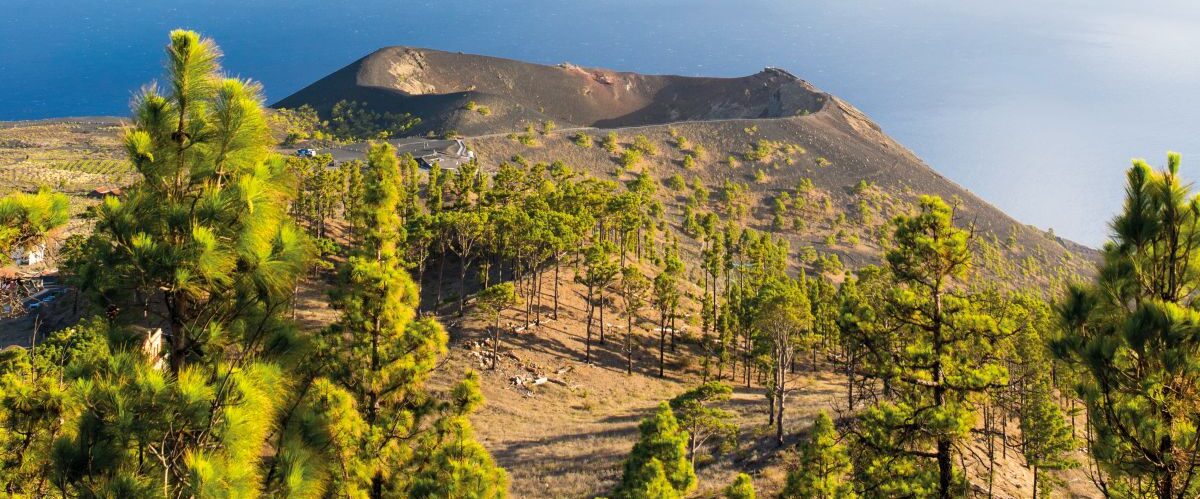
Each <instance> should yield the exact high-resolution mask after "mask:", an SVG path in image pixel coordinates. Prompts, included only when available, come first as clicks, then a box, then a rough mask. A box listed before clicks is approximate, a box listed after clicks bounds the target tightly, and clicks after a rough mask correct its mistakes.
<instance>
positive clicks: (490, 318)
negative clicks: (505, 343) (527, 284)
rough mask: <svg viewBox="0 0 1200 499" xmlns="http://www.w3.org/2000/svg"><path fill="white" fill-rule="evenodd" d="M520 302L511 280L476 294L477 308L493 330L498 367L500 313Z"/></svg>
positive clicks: (495, 360) (494, 366) (492, 366)
mask: <svg viewBox="0 0 1200 499" xmlns="http://www.w3.org/2000/svg"><path fill="white" fill-rule="evenodd" d="M518 302H519V299H518V298H517V292H516V288H514V287H513V284H512V283H511V282H504V283H500V284H496V285H494V286H488V287H487V288H486V289H484V290H483V291H480V292H479V294H478V295H476V296H475V310H476V311H477V312H478V313H479V315H480V316H481V317H482V318H483V320H484V322H485V323H486V324H487V325H488V328H489V329H491V330H492V363H491V366H490V367H491V368H492V369H493V370H494V369H496V362H497V361H499V359H500V357H499V353H500V313H501V312H503V311H504V309H506V308H508V307H512V306H514V305H516V304H517V303H518Z"/></svg>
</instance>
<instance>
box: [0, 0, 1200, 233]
mask: <svg viewBox="0 0 1200 499" xmlns="http://www.w3.org/2000/svg"><path fill="white" fill-rule="evenodd" d="M176 27H187V28H192V29H196V30H199V31H201V32H203V33H204V34H206V35H208V36H211V37H213V38H215V39H216V40H217V41H218V43H220V45H221V46H222V48H223V49H224V50H225V52H226V54H227V56H226V58H225V66H226V68H227V70H228V71H230V72H232V73H236V74H238V75H241V76H243V77H249V78H253V79H255V80H259V81H261V82H262V83H263V84H264V86H265V88H266V91H267V94H268V97H269V99H271V100H275V99H279V98H282V97H284V96H286V95H288V94H290V93H291V92H293V91H295V90H297V89H299V88H301V87H303V86H304V85H306V84H307V83H309V82H311V81H313V80H316V79H318V78H320V77H322V76H324V75H325V74H328V73H330V72H332V71H334V70H336V69H338V68H340V67H342V66H343V65H345V64H348V63H350V62H351V61H353V60H354V59H357V58H359V57H361V56H363V55H365V54H367V53H369V52H371V51H372V50H374V49H376V48H379V47H381V46H386V45H414V46H423V47H429V48H437V49H442V50H451V51H463V52H470V53H480V54H487V55H495V56H502V57H510V58H515V59H522V60H527V61H533V62H540V63H549V64H556V63H560V62H572V63H576V64H582V65H590V66H603V67H609V68H613V69H621V70H630V71H638V72H646V73H675V74H685V75H716V76H737V75H744V74H749V73H753V72H755V71H757V70H759V69H761V68H763V67H765V66H777V67H782V68H785V69H788V70H789V71H791V72H793V73H795V74H797V75H799V76H800V77H802V78H805V79H807V80H809V81H811V82H813V83H814V84H816V85H817V86H818V87H820V88H822V89H824V90H826V91H829V92H832V93H834V94H836V95H839V96H841V97H843V98H844V99H846V100H848V101H850V102H851V103H853V104H854V105H856V106H857V107H859V108H860V109H862V110H863V111H865V112H866V113H867V114H869V115H870V116H871V117H872V118H874V119H875V120H876V121H877V122H879V123H880V125H881V126H882V127H883V128H884V130H885V131H886V132H888V133H889V134H891V135H892V136H894V137H896V138H897V139H898V140H900V141H901V142H902V143H904V144H905V145H907V146H908V147H910V148H911V149H913V150H914V151H915V152H916V153H917V154H918V155H920V156H921V157H923V158H924V159H925V160H927V161H928V162H929V163H930V164H931V165H932V166H933V167H934V168H936V169H938V170H939V171H941V172H942V173H944V174H945V175H946V176H947V177H949V178H951V179H954V180H956V181H957V182H959V183H960V184H962V185H964V186H965V187H967V188H969V189H971V190H972V191H974V192H976V193H977V194H979V195H981V196H982V197H983V198H985V199H987V200H989V201H991V202H993V203H994V204H996V205H997V206H999V207H1000V208H1001V209H1004V210H1005V211H1007V212H1009V213H1010V214H1012V215H1013V216H1015V217H1016V218H1018V219H1019V220H1022V221H1024V222H1027V223H1031V224H1034V225H1037V226H1039V227H1042V228H1049V227H1052V228H1054V229H1055V231H1056V232H1057V233H1058V234H1060V235H1064V236H1067V237H1070V238H1073V239H1076V240H1078V241H1080V242H1083V243H1087V244H1092V245H1098V244H1099V243H1100V242H1101V241H1102V240H1103V239H1104V238H1105V235H1106V233H1107V229H1106V227H1105V222H1106V221H1107V220H1108V219H1109V218H1110V217H1111V215H1112V213H1114V212H1115V211H1116V210H1117V209H1118V208H1119V205H1120V199H1121V192H1122V191H1121V190H1122V180H1123V176H1122V171H1123V170H1124V169H1125V168H1126V167H1127V165H1128V161H1129V158H1131V157H1137V156H1140V157H1147V158H1148V159H1150V160H1151V161H1152V162H1153V163H1158V164H1161V163H1162V162H1163V161H1164V158H1165V152H1166V151H1167V150H1168V149H1173V150H1179V151H1181V152H1183V153H1184V170H1185V174H1186V175H1188V176H1190V177H1191V178H1200V168H1190V167H1189V166H1190V165H1194V164H1200V158H1196V159H1194V160H1193V159H1192V158H1191V156H1190V155H1189V154H1188V153H1189V152H1192V153H1196V154H1200V134H1198V133H1197V132H1200V126H1198V125H1200V112H1198V111H1200V92H1197V91H1196V89H1197V88H1200V87H1198V86H1197V84H1198V83H1200V53H1198V52H1200V4H1197V3H1196V2H1194V1H1180V0H1169V1H1144V2H1127V1H1119V0H1086V1H1085V0H1009V1H1005V2H996V1H987V2H981V1H974V0H860V1H855V0H849V1H847V0H828V1H804V0H689V1H682V0H590V1H582V0H524V1H510V0H459V1H450V0H444V1H405V0H365V1H357V2H351V1H345V2H341V1H330V0H293V1H286V2H285V1H264V0H237V1H234V0H212V1H202V0H197V1H193V2H167V1H158V0H141V1H135V0H0V120H20V119H36V118H45V117H59V116H80V115H114V114H117V115H120V114H124V113H125V112H126V111H127V105H128V101H129V98H130V96H131V95H132V92H133V91H134V90H136V89H137V88H138V87H139V86H140V85H142V84H144V83H146V82H148V81H150V80H152V79H153V78H155V77H156V76H157V75H158V74H159V73H160V69H159V66H160V64H161V61H162V58H163V57H162V51H161V49H162V45H163V43H164V42H165V39H166V33H167V31H169V30H170V29H172V28H176Z"/></svg>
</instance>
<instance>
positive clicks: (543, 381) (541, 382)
mask: <svg viewBox="0 0 1200 499" xmlns="http://www.w3.org/2000/svg"><path fill="white" fill-rule="evenodd" d="M549 381H550V379H549V378H547V377H545V376H542V377H540V378H538V379H535V380H533V386H541V385H544V384H546V383H547V382H549Z"/></svg>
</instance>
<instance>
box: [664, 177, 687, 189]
mask: <svg viewBox="0 0 1200 499" xmlns="http://www.w3.org/2000/svg"><path fill="white" fill-rule="evenodd" d="M667 187H669V188H670V189H671V190H673V191H682V190H683V189H685V188H687V182H686V181H684V180H683V175H680V174H678V173H676V174H674V175H671V178H670V179H668V180H667Z"/></svg>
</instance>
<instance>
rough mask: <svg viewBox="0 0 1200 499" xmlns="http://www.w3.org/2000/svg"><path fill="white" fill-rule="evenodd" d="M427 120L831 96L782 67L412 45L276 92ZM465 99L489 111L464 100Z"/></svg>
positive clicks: (645, 119)
mask: <svg viewBox="0 0 1200 499" xmlns="http://www.w3.org/2000/svg"><path fill="white" fill-rule="evenodd" d="M343 99H345V100H356V101H360V102H367V103H369V104H370V105H371V107H373V108H375V109H377V110H387V111H393V112H408V113H412V114H413V115H415V116H418V117H420V118H421V119H422V120H423V123H422V125H421V128H420V129H419V130H417V131H418V132H425V131H447V130H457V131H459V132H461V133H465V134H468V135H477V134H482V133H499V132H506V131H512V130H515V129H519V128H521V127H523V126H524V124H525V123H537V122H541V121H545V120H553V121H554V122H556V123H557V124H558V126H560V127H570V126H597V127H622V126H636V125H650V124H661V123H670V122H677V121H694V120H713V119H736V118H781V117H788V116H799V115H805V114H808V113H811V112H815V111H817V110H818V109H820V108H821V107H822V106H823V105H824V103H825V101H826V100H827V99H828V96H827V95H825V94H823V93H821V92H819V91H817V90H816V89H815V88H813V87H812V86H811V85H809V84H808V83H807V82H805V81H803V80H800V79H799V78H796V77H795V76H792V75H791V74H789V73H787V72H786V71H783V70H779V69H765V70H763V71H761V72H759V73H758V74H754V75H751V76H745V77H741V78H699V77H684V76H656V75H641V74H636V73H623V72H616V71H610V70H606V69H593V68H583V67H579V66H574V65H569V64H564V65H559V66H544V65H540V64H530V63H525V62H520V61H513V60H509V59H500V58H495V57H486V56H478V55H466V54H458V53H450V52H441V51H437V50H428V49H418V48H409V47H388V48H384V49H381V50H378V51H376V52H375V53H373V54H371V55H368V56H366V57H364V58H362V59H359V60H358V61H355V62H354V63H353V64H350V65H349V66H346V67H344V68H342V69H340V70H338V71H337V72H335V73H333V74H331V75H329V76H326V77H325V78H322V79H321V80H319V81H317V82H316V83H313V84H312V85H309V86H308V87H305V88H304V89H302V90H300V91H299V92H296V93H295V94H292V95H291V96H289V97H287V98H285V99H283V100H281V101H279V102H277V103H275V104H274V107H286V108H295V107H299V106H301V105H304V104H308V105H310V106H312V107H314V108H315V109H316V110H317V111H318V112H320V113H322V114H324V113H327V112H328V111H329V109H330V108H332V107H333V105H334V104H335V103H336V102H338V101H340V100H343ZM469 101H475V102H476V103H477V104H478V105H481V106H487V107H488V108H489V109H490V111H491V115H490V116H486V117H485V116H483V115H481V114H479V113H476V112H473V111H467V110H466V109H464V107H465V105H466V103H467V102H469Z"/></svg>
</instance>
